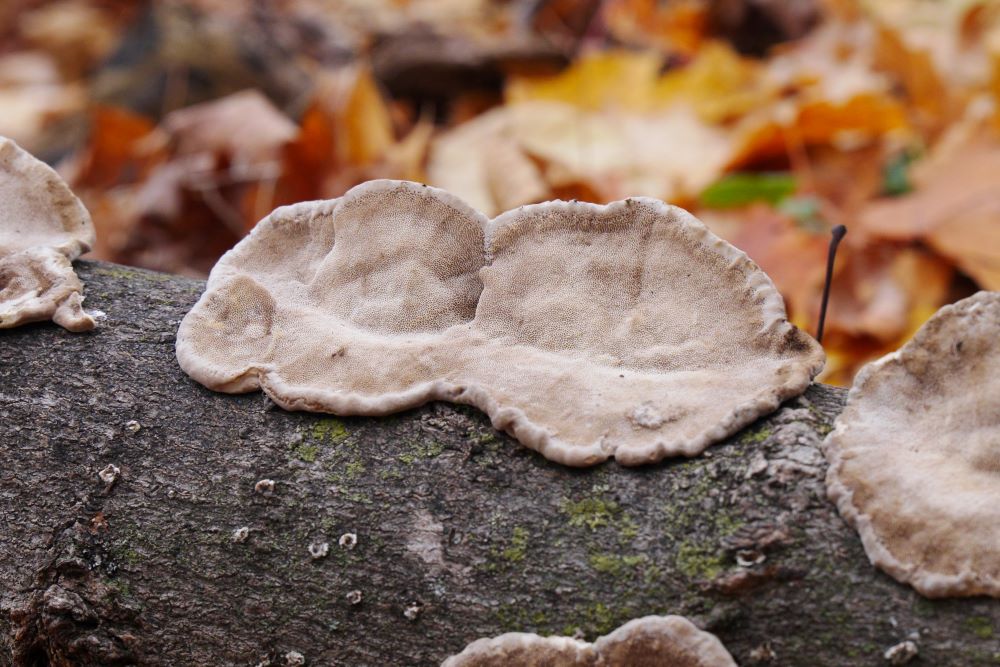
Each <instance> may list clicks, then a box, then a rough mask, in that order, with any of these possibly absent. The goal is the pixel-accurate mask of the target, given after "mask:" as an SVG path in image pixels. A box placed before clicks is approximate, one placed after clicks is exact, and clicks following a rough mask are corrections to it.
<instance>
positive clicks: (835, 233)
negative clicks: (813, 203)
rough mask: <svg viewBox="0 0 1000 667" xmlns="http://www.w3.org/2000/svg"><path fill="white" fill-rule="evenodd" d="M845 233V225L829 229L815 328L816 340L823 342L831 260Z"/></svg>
mask: <svg viewBox="0 0 1000 667" xmlns="http://www.w3.org/2000/svg"><path fill="white" fill-rule="evenodd" d="M846 234H847V227H845V226H844V225H837V226H836V227H834V228H833V229H831V230H830V235H831V237H832V238H831V239H830V252H829V253H828V254H827V256H826V282H825V283H824V284H823V305H822V306H820V309H819V326H818V327H817V328H816V340H818V341H819V342H820V343H822V342H823V325H824V324H826V306H827V304H828V303H829V302H830V283H832V282H833V262H834V260H836V259H837V246H839V245H840V241H841V240H842V239H843V238H844V236H845V235H846Z"/></svg>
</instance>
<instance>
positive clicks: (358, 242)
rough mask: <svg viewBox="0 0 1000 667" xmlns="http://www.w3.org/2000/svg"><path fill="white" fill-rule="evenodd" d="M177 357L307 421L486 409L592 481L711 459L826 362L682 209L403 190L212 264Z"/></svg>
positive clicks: (739, 260) (368, 191)
mask: <svg viewBox="0 0 1000 667" xmlns="http://www.w3.org/2000/svg"><path fill="white" fill-rule="evenodd" d="M177 357H178V360H179V362H180V364H181V367H182V368H183V369H184V370H185V371H186V372H187V373H188V374H189V375H190V376H191V377H193V378H194V379H195V380H197V381H198V382H201V383H202V384H204V385H205V386H207V387H209V388H211V389H214V390H218V391H227V392H245V391H252V390H255V389H257V388H262V389H263V390H264V391H265V392H266V393H267V394H268V396H270V397H271V399H272V400H274V402H275V403H277V404H278V405H280V406H281V407H284V408H286V409H292V410H312V411H320V412H332V413H335V414H343V415H385V414H388V413H392V412H397V411H400V410H404V409H407V408H411V407H414V406H416V405H419V404H422V403H425V402H427V401H432V400H446V401H452V402H456V403H465V404H471V405H475V406H477V407H478V408H480V409H482V410H484V411H485V412H487V413H488V414H489V416H490V418H491V419H492V421H493V424H494V426H495V427H497V428H498V429H502V430H505V431H507V432H508V433H510V434H511V435H513V436H514V437H516V438H517V439H518V440H520V441H521V442H522V443H523V444H525V445H527V446H528V447H531V448H532V449H535V450H537V451H539V452H540V453H541V454H542V455H544V456H545V457H547V458H549V459H552V460H555V461H558V462H560V463H564V464H567V465H575V466H584V465H592V464H595V463H597V462H600V461H603V460H605V459H607V458H609V457H611V456H614V457H615V458H616V459H617V460H618V461H619V462H621V463H623V464H625V465H638V464H642V463H648V462H653V461H658V460H660V459H663V458H664V457H669V456H677V455H685V456H693V455H696V454H699V453H700V452H702V451H703V450H704V449H705V448H706V447H708V446H709V445H710V444H712V443H713V442H716V441H718V440H721V439H723V438H725V437H726V436H728V435H730V434H732V433H734V432H735V431H737V430H738V429H740V428H741V427H743V426H744V425H746V424H748V423H750V422H752V421H753V420H755V419H756V418H758V417H759V416H761V415H763V414H767V413H769V412H771V411H773V410H774V409H776V408H777V406H778V405H779V404H780V402H781V401H783V400H785V399H787V398H790V397H793V396H796V395H798V394H800V393H801V392H802V391H804V390H805V388H806V387H807V386H808V384H809V382H810V380H811V379H812V377H813V376H814V375H815V374H816V373H817V372H818V371H819V370H820V368H821V367H822V364H823V352H822V350H821V348H820V347H819V345H818V344H817V343H816V342H815V341H814V340H813V339H812V338H811V337H809V336H808V335H807V334H805V333H803V332H801V331H800V330H798V329H796V328H795V327H794V326H793V325H791V324H790V323H789V322H788V321H787V319H786V316H785V309H784V302H783V301H782V299H781V296H780V295H779V294H778V292H777V291H776V290H775V288H774V286H773V284H772V283H771V281H770V279H769V278H768V277H767V276H766V275H765V274H764V273H763V272H762V271H761V270H760V269H759V268H758V267H757V265H756V264H754V263H753V262H752V261H751V260H750V259H749V258H748V257H747V256H746V255H744V254H743V253H742V252H740V251H739V250H737V249H736V248H734V247H732V246H731V245H729V244H728V243H726V242H725V241H723V240H721V239H719V238H718V237H716V236H715V235H714V234H712V233H711V232H710V231H709V230H708V229H706V228H705V227H704V225H702V224H701V223H700V222H699V221H698V220H697V219H695V218H694V217H693V216H691V215H690V214H689V213H687V212H686V211H684V210H682V209H680V208H677V207H673V206H668V205H666V204H664V203H662V202H660V201H658V200H653V199H645V198H636V199H628V200H625V201H619V202H615V203H612V204H608V205H606V206H599V205H594V204H585V203H578V202H561V201H557V202H549V203H545V204H537V205H531V206H524V207H521V208H518V209H515V210H513V211H509V212H507V213H505V214H503V215H500V216H499V217H497V218H495V219H493V220H489V219H487V218H486V216H484V215H483V214H481V213H479V212H477V211H475V210H473V209H472V208H470V207H469V206H468V205H466V204H465V203H463V202H462V201H460V200H459V199H457V198H456V197H453V196H452V195H449V194H448V193H446V192H444V191H442V190H438V189H435V188H430V187H427V186H421V185H419V184H416V183H409V182H403V181H372V182H369V183H366V184H364V185H361V186H358V187H356V188H354V189H352V190H351V191H349V192H348V193H347V194H346V195H345V196H343V197H342V198H340V199H336V200H331V201H321V202H307V203H303V204H297V205H294V206H289V207H284V208H280V209H277V210H276V211H275V212H274V213H272V214H271V215H270V216H268V217H267V218H265V219H264V220H263V221H262V222H261V223H259V224H258V225H257V227H256V228H255V229H254V231H253V232H252V233H251V234H250V236H248V237H247V238H246V239H244V240H243V241H241V242H240V243H239V244H238V245H237V246H236V247H235V248H233V249H232V250H231V251H230V252H229V253H227V254H226V255H225V256H224V257H223V258H222V259H221V260H220V261H219V262H218V264H217V265H216V266H215V268H214V269H213V270H212V274H211V276H210V277H209V281H208V285H207V287H206V290H205V293H204V294H203V295H202V297H201V299H200V300H199V301H198V303H197V304H196V305H195V307H194V308H193V309H192V310H191V312H189V313H188V314H187V316H186V317H185V318H184V320H183V322H182V324H181V327H180V330H179V332H178V338H177Z"/></svg>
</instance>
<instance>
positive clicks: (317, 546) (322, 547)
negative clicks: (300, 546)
mask: <svg viewBox="0 0 1000 667" xmlns="http://www.w3.org/2000/svg"><path fill="white" fill-rule="evenodd" d="M329 553H330V544H329V543H328V542H313V543H312V544H310V545H309V555H310V556H311V557H312V559H313V560H319V559H320V558H326V556H327V554H329Z"/></svg>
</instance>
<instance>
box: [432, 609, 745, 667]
mask: <svg viewBox="0 0 1000 667" xmlns="http://www.w3.org/2000/svg"><path fill="white" fill-rule="evenodd" d="M442 667H736V663H735V662H734V661H733V658H732V656H731V655H729V652H728V651H726V649H725V647H724V646H723V645H722V642H720V641H719V639H718V638H717V637H716V636H715V635H712V634H710V633H708V632H703V631H702V630H699V629H698V628H697V627H696V626H695V625H694V624H693V623H691V621H689V620H687V619H686V618H684V617H682V616H646V617H644V618H638V619H635V620H632V621H629V622H628V623H626V624H625V625H623V626H621V627H620V628H618V629H617V630H615V631H614V632H612V633H611V634H609V635H606V636H604V637H601V638H599V639H598V640H597V641H596V642H594V643H593V644H589V643H587V642H582V641H577V640H574V639H571V638H569V637H540V636H538V635H535V634H529V633H523V632H511V633H508V634H505V635H500V636H499V637H494V638H492V639H478V640H476V641H474V642H472V643H471V644H469V645H468V646H467V647H466V648H465V650H464V651H462V652H461V653H459V654H458V655H454V656H452V657H450V658H448V659H447V660H445V661H444V664H443V665H442Z"/></svg>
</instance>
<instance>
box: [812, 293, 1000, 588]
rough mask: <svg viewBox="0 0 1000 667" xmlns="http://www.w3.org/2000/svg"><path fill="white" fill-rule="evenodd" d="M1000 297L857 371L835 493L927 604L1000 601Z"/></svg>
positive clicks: (875, 553) (936, 320)
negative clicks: (934, 600) (978, 598)
mask: <svg viewBox="0 0 1000 667" xmlns="http://www.w3.org/2000/svg"><path fill="white" fill-rule="evenodd" d="M998 333H1000V292H980V293H979V294H976V295H974V296H971V297H969V298H967V299H964V300H962V301H959V302H958V303H955V304H952V305H950V306H945V307H944V308H942V309H941V310H939V311H938V312H937V314H935V315H934V317H932V318H931V319H930V320H928V321H927V323H926V324H924V326H923V327H922V328H921V329H920V330H919V331H918V332H917V334H916V335H915V336H914V337H913V340H911V341H910V342H908V343H907V344H906V345H904V346H903V347H902V348H901V349H900V350H898V351H897V352H894V353H893V354H890V355H888V356H886V357H883V358H882V359H880V360H879V361H876V362H875V363H872V364H869V365H868V366H866V367H865V368H864V369H862V371H861V372H860V373H859V374H858V377H857V379H856V380H855V382H854V386H853V387H852V388H851V391H850V393H849V394H848V398H847V407H846V408H845V409H844V412H843V413H842V414H841V415H840V417H839V418H838V420H837V423H836V427H835V429H834V430H833V431H832V432H831V433H830V435H829V436H828V437H827V440H826V443H825V450H826V455H827V458H828V459H829V461H830V469H829V471H828V473H827V490H828V493H829V496H830V499H831V500H833V501H834V502H835V503H836V504H837V507H838V509H839V510H840V513H841V515H842V516H843V517H844V518H845V519H846V520H847V521H848V523H850V524H851V525H853V526H854V527H855V528H856V529H857V530H858V532H859V533H860V535H861V540H862V542H863V543H864V547H865V551H866V552H867V554H868V557H869V559H870V560H871V561H872V563H873V564H875V565H876V566H878V567H879V568H881V569H882V570H884V571H886V572H887V573H889V574H890V575H891V576H892V577H894V578H895V579H897V580H899V581H903V582H906V583H909V584H910V585H912V586H913V587H914V588H916V589H917V590H918V591H919V592H920V593H922V594H923V595H926V596H928V597H943V596H958V595H991V596H994V597H1000V391H998V390H997V378H1000V335H998Z"/></svg>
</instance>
